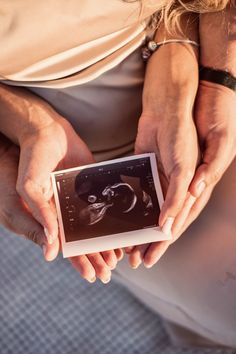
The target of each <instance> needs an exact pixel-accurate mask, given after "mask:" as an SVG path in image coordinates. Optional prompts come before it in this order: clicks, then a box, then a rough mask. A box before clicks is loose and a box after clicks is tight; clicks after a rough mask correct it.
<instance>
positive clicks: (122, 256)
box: [119, 251, 125, 261]
mask: <svg viewBox="0 0 236 354" xmlns="http://www.w3.org/2000/svg"><path fill="white" fill-rule="evenodd" d="M124 255H125V254H124V251H122V253H121V256H120V259H119V261H121V260H122V259H123V258H124Z"/></svg>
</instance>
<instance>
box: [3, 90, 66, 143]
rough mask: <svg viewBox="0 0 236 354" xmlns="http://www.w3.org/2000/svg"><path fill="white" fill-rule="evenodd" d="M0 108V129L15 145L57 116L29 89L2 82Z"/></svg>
mask: <svg viewBox="0 0 236 354" xmlns="http://www.w3.org/2000/svg"><path fill="white" fill-rule="evenodd" d="M0 108H1V109H0V131H1V132H2V133H3V134H4V135H5V136H7V137H8V138H9V139H10V140H11V141H13V142H14V143H16V144H17V145H20V144H21V142H22V141H23V140H24V138H25V136H28V135H30V134H34V133H35V132H36V131H37V130H39V129H42V128H43V127H45V126H47V125H49V124H51V123H52V122H53V121H55V120H57V119H58V117H59V115H58V114H57V113H56V112H55V111H54V110H53V109H52V108H51V107H50V105H49V104H48V103H47V102H45V101H43V100H42V99H41V98H39V97H38V96H36V95H34V94H32V93H31V92H30V91H28V90H26V89H22V88H18V87H12V86H7V85H3V84H0ZM9 121H10V122H11V124H9Z"/></svg>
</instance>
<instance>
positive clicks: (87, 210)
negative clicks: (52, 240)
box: [54, 155, 160, 243]
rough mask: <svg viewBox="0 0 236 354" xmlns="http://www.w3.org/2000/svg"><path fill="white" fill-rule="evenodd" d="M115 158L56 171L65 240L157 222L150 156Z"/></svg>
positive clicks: (151, 224)
mask: <svg viewBox="0 0 236 354" xmlns="http://www.w3.org/2000/svg"><path fill="white" fill-rule="evenodd" d="M140 156H142V155H140ZM113 161H114V162H112V163H109V164H97V165H91V166H87V167H85V168H79V169H71V170H65V171H61V172H58V173H56V174H55V175H54V178H55V186H56V189H57V195H58V201H59V205H60V213H61V218H62V223H63V229H64V236H65V242H66V243H68V242H73V241H79V240H84V239H91V238H97V237H101V236H107V235H112V234H120V233H127V232H129V231H135V230H140V229H146V228H153V227H156V226H158V216H159V213H160V208H159V202H158V197H157V192H156V188H155V183H154V177H153V173H152V168H151V161H150V157H149V156H145V157H139V158H133V159H132V158H129V159H127V158H126V159H123V160H122V161H121V159H119V162H115V160H113Z"/></svg>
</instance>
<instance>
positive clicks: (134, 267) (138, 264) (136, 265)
mask: <svg viewBox="0 0 236 354" xmlns="http://www.w3.org/2000/svg"><path fill="white" fill-rule="evenodd" d="M141 263H142V261H140V260H139V261H138V262H137V263H136V264H132V265H131V268H132V269H137V268H138V267H139V266H140V264H141Z"/></svg>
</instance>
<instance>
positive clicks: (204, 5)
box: [123, 0, 236, 33]
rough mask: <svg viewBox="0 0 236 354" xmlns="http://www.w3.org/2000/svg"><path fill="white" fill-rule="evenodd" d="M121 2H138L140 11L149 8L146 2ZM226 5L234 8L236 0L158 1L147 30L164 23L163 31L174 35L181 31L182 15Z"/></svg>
mask: <svg viewBox="0 0 236 354" xmlns="http://www.w3.org/2000/svg"><path fill="white" fill-rule="evenodd" d="M123 1H125V2H136V1H140V2H141V11H142V8H143V6H149V5H148V0H123ZM157 1H158V0H157ZM146 3H147V4H146ZM227 5H231V6H233V7H236V0H164V1H163V2H161V0H160V10H159V11H157V12H155V13H153V15H152V16H151V19H150V22H149V28H151V29H156V28H157V27H158V25H159V24H160V23H164V26H165V29H166V30H167V31H168V32H170V33H174V32H176V30H179V31H181V29H180V18H181V16H182V15H183V14H186V13H197V14H200V13H207V12H216V11H222V10H224V9H225V8H226V6H227ZM150 6H152V5H150Z"/></svg>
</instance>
